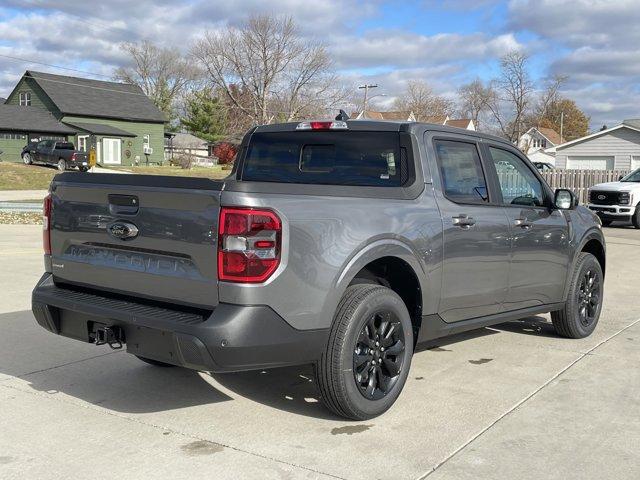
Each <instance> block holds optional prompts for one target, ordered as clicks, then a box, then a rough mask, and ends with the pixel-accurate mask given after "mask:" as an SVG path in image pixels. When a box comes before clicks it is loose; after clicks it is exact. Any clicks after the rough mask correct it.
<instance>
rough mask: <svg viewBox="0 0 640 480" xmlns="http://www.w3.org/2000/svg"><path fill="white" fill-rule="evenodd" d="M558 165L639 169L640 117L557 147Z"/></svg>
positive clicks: (593, 168)
mask: <svg viewBox="0 0 640 480" xmlns="http://www.w3.org/2000/svg"><path fill="white" fill-rule="evenodd" d="M556 167H557V168H567V169H585V170H587V169H588V170H635V169H637V168H640V119H631V120H625V121H624V122H622V123H621V124H620V125H616V126H615V127H612V128H607V129H606V130H601V131H599V132H596V133H593V134H591V135H587V136H586V137H582V138H578V139H576V140H572V141H570V142H566V143H563V144H561V145H558V146H556Z"/></svg>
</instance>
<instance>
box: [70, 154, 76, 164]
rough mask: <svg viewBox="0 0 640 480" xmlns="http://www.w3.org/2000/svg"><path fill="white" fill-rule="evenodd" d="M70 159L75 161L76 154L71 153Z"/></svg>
mask: <svg viewBox="0 0 640 480" xmlns="http://www.w3.org/2000/svg"><path fill="white" fill-rule="evenodd" d="M71 161H72V162H75V161H76V154H75V153H74V154H73V155H71Z"/></svg>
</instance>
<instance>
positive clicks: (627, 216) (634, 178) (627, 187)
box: [588, 168, 640, 229]
mask: <svg viewBox="0 0 640 480" xmlns="http://www.w3.org/2000/svg"><path fill="white" fill-rule="evenodd" d="M588 207H589V208H590V209H591V210H593V211H594V212H595V213H597V214H598V216H599V217H600V219H601V220H602V224H603V225H604V226H608V225H610V224H611V222H613V221H625V222H629V221H631V223H632V224H633V226H634V227H636V228H638V229H640V168H639V169H638V170H636V171H634V172H631V173H630V174H629V175H627V176H626V177H623V178H621V179H620V181H619V182H609V183H599V184H598V185H594V186H593V187H591V188H590V189H589V203H588Z"/></svg>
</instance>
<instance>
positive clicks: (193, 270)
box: [51, 173, 224, 308]
mask: <svg viewBox="0 0 640 480" xmlns="http://www.w3.org/2000/svg"><path fill="white" fill-rule="evenodd" d="M223 186H224V183H222V182H216V181H213V180H209V179H203V178H185V177H164V176H152V175H120V174H118V175H116V174H90V175H79V174H74V173H65V174H62V175H58V176H56V177H55V178H54V181H53V183H52V188H51V190H52V192H51V194H52V206H53V208H52V220H51V265H52V272H53V277H54V281H55V282H56V283H65V284H73V285H79V286H83V287H88V288H90V289H93V290H97V291H103V292H112V293H119V294H123V295H131V296H136V297H143V298H148V299H151V300H158V301H162V302H171V303H178V304H183V305H188V306H194V307H199V308H213V307H215V306H216V305H217V303H218V285H217V265H216V264H217V254H216V242H217V228H218V216H219V210H220V192H221V191H222V188H223Z"/></svg>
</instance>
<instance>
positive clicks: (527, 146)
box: [518, 127, 564, 165]
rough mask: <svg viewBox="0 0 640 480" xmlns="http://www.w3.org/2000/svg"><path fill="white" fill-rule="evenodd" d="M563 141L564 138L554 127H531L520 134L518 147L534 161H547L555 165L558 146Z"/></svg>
mask: <svg viewBox="0 0 640 480" xmlns="http://www.w3.org/2000/svg"><path fill="white" fill-rule="evenodd" d="M563 142H564V139H563V138H561V137H560V134H558V132H556V131H555V130H554V129H552V128H546V127H531V128H530V129H529V130H527V131H526V132H525V133H523V134H522V135H521V136H520V139H519V140H518V148H519V149H520V150H521V151H523V152H524V153H525V154H526V155H527V156H528V157H529V160H531V161H532V162H547V163H550V164H552V165H555V162H556V147H557V145H560V144H561V143H563Z"/></svg>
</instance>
